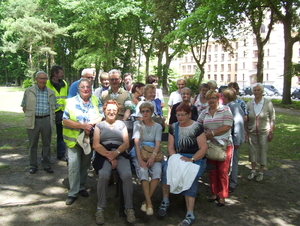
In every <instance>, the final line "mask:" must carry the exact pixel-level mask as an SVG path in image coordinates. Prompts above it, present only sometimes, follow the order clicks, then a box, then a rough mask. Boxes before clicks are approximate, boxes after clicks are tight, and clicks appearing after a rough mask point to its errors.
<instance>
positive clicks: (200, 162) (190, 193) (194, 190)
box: [161, 153, 206, 198]
mask: <svg viewBox="0 0 300 226" xmlns="http://www.w3.org/2000/svg"><path fill="white" fill-rule="evenodd" d="M178 154H181V155H182V156H184V157H187V158H192V157H193V155H194V154H185V153H178ZM194 164H197V165H199V166H200V168H199V171H198V174H197V176H196V178H195V180H194V182H193V184H192V186H191V187H190V188H189V189H188V190H186V191H183V192H181V193H180V194H181V195H186V196H190V197H194V198H195V197H196V194H197V189H198V180H199V177H200V176H201V175H202V174H203V172H204V170H205V169H206V159H199V160H197V161H195V162H194ZM167 168H168V162H163V173H162V178H161V183H163V184H167Z"/></svg>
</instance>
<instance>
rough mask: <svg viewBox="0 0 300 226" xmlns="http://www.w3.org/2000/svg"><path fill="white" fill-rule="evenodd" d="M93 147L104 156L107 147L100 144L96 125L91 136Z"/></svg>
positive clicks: (98, 130)
mask: <svg viewBox="0 0 300 226" xmlns="http://www.w3.org/2000/svg"><path fill="white" fill-rule="evenodd" d="M93 148H94V150H95V151H96V152H98V153H99V154H100V155H102V156H104V157H106V152H107V149H106V148H105V147H103V146H102V144H100V129H99V128H98V127H97V126H96V127H95V130H94V137H93Z"/></svg>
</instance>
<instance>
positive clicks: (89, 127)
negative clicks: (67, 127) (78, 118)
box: [81, 123, 93, 131]
mask: <svg viewBox="0 0 300 226" xmlns="http://www.w3.org/2000/svg"><path fill="white" fill-rule="evenodd" d="M92 128H93V124H91V123H82V126H81V129H83V130H84V131H86V130H87V131H91V130H92Z"/></svg>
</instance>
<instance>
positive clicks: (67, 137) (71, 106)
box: [63, 95, 100, 148]
mask: <svg viewBox="0 0 300 226" xmlns="http://www.w3.org/2000/svg"><path fill="white" fill-rule="evenodd" d="M75 98H76V96H75V97H72V98H69V99H67V106H66V109H67V111H68V113H69V117H70V120H72V121H74V122H78V120H77V118H76V116H77V115H76V104H77V103H78V102H77V101H76V99H75ZM90 100H91V102H92V104H93V106H94V109H95V111H96V112H97V114H99V117H100V112H99V108H98V106H99V102H98V101H99V100H98V98H97V97H95V96H94V95H91V98H90ZM77 113H78V111H77ZM80 131H81V129H74V128H70V127H68V126H66V125H65V124H64V123H63V138H64V141H65V143H66V145H67V147H69V148H73V147H74V146H75V145H76V143H77V137H78V136H79V134H80Z"/></svg>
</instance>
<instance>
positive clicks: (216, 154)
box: [206, 141, 227, 161]
mask: <svg viewBox="0 0 300 226" xmlns="http://www.w3.org/2000/svg"><path fill="white" fill-rule="evenodd" d="M226 147H227V145H226V144H224V145H222V144H220V143H219V142H217V143H215V142H212V141H211V142H209V143H208V149H207V152H206V158H208V159H211V160H215V161H225V159H226V157H227V155H226Z"/></svg>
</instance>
